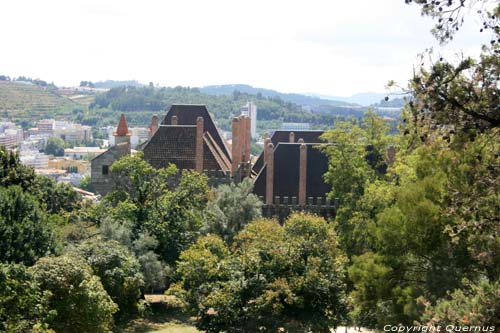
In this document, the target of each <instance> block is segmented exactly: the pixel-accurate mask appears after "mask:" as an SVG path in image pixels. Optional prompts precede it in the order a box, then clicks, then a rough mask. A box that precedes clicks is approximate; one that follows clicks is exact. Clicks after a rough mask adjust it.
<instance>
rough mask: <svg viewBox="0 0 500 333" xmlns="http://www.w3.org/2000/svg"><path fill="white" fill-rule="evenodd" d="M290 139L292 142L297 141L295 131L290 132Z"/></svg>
mask: <svg viewBox="0 0 500 333" xmlns="http://www.w3.org/2000/svg"><path fill="white" fill-rule="evenodd" d="M288 141H289V142H290V143H294V142H295V133H293V132H290V134H289V135H288Z"/></svg>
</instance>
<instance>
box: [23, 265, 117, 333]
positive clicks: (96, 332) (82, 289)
mask: <svg viewBox="0 0 500 333" xmlns="http://www.w3.org/2000/svg"><path fill="white" fill-rule="evenodd" d="M30 272H31V273H32V274H33V275H34V277H35V279H36V281H37V282H38V283H39V285H40V288H41V289H42V290H46V291H48V292H50V298H49V308H50V309H51V310H55V311H56V315H55V316H54V318H52V319H51V320H50V322H49V325H50V327H51V328H53V329H54V330H55V331H56V332H65V333H101V332H102V333H104V332H108V331H109V330H110V329H111V328H112V326H113V314H114V313H115V312H116V311H118V306H117V305H116V304H115V303H113V301H112V300H111V298H110V296H109V295H108V294H107V293H106V290H104V288H103V286H102V284H101V281H100V279H99V278H98V277H97V276H95V275H92V269H91V268H90V267H89V266H88V265H87V263H86V262H84V261H82V260H78V259H75V258H71V257H47V258H42V259H40V260H39V261H38V262H37V263H36V264H35V265H34V266H33V267H31V268H30Z"/></svg>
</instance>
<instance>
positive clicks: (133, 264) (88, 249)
mask: <svg viewBox="0 0 500 333" xmlns="http://www.w3.org/2000/svg"><path fill="white" fill-rule="evenodd" d="M68 255H70V256H74V257H77V258H80V259H83V260H85V261H86V262H87V263H88V264H89V266H90V268H91V269H92V272H93V273H94V274H95V275H97V276H98V277H99V278H100V279H101V282H102V285H103V287H104V289H105V290H106V292H107V293H108V294H109V296H110V297H111V299H112V300H113V302H115V303H116V304H117V305H118V307H119V312H118V313H117V315H118V317H119V318H120V319H123V318H126V317H129V316H131V315H134V314H137V312H138V301H139V298H140V297H141V288H142V287H143V285H144V281H143V276H142V274H141V273H140V265H139V262H138V261H137V259H136V258H135V256H134V255H133V254H132V253H131V252H130V251H129V250H128V249H127V248H126V247H125V246H123V245H121V244H120V243H118V242H117V241H113V240H111V241H103V240H102V239H99V238H98V239H93V240H89V241H86V242H83V243H81V244H79V245H78V246H77V247H76V248H74V249H72V250H70V251H69V253H68Z"/></svg>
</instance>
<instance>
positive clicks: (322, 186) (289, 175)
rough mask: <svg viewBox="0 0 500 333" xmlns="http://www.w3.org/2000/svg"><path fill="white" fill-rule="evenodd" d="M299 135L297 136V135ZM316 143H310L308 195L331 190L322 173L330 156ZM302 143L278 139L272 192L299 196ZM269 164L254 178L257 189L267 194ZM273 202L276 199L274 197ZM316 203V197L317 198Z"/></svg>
mask: <svg viewBox="0 0 500 333" xmlns="http://www.w3.org/2000/svg"><path fill="white" fill-rule="evenodd" d="M296 138H297V136H296ZM317 146H318V145H317V144H311V143H310V144H307V182H306V197H314V200H316V197H322V198H323V200H324V198H325V197H326V194H327V193H328V192H329V191H330V186H329V185H328V184H326V183H325V182H324V180H323V175H324V174H325V172H326V171H327V170H328V158H327V156H326V155H325V154H324V153H323V152H321V151H320V150H319V149H317V148H316V147H317ZM299 160H300V144H299V143H279V144H278V145H277V146H276V147H275V150H274V181H273V183H274V184H273V196H275V197H276V196H280V197H281V202H283V197H285V196H286V197H288V198H289V199H288V202H289V203H291V200H292V197H297V198H298V196H299ZM266 176H267V166H264V168H262V170H261V171H260V172H259V174H258V175H257V177H256V179H255V184H254V193H255V194H257V195H258V196H262V197H264V198H265V196H266ZM273 202H274V199H273ZM314 203H316V201H314Z"/></svg>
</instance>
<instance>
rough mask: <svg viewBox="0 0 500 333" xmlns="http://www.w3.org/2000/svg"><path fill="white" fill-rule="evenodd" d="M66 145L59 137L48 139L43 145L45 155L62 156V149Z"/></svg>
mask: <svg viewBox="0 0 500 333" xmlns="http://www.w3.org/2000/svg"><path fill="white" fill-rule="evenodd" d="M65 147H66V144H65V143H64V140H63V139H61V138H59V137H55V136H53V137H50V138H49V139H48V140H47V143H46V144H45V153H46V154H48V155H54V156H64V148H65Z"/></svg>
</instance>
